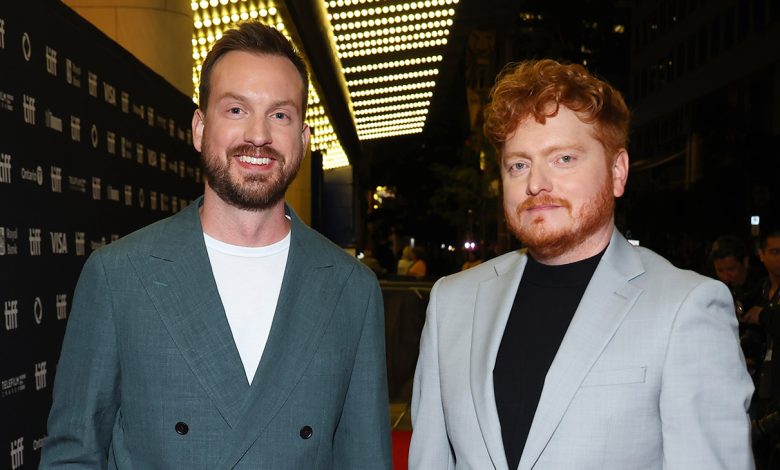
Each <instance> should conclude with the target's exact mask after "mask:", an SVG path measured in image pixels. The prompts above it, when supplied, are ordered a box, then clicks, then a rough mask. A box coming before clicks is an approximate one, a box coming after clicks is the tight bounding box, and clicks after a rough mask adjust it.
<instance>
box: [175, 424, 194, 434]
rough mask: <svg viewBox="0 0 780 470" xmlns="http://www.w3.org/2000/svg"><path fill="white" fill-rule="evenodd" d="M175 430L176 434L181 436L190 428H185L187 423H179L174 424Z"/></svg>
mask: <svg viewBox="0 0 780 470" xmlns="http://www.w3.org/2000/svg"><path fill="white" fill-rule="evenodd" d="M174 429H176V432H177V433H178V434H181V435H182V436H183V435H185V434H187V433H188V432H190V427H189V426H187V423H185V422H182V421H179V422H178V423H176V426H175V427H174Z"/></svg>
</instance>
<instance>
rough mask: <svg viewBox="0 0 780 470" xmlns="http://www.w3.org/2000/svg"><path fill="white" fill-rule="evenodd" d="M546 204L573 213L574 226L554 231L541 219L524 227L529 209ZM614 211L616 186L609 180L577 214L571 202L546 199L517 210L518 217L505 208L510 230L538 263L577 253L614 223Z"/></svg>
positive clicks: (536, 198) (522, 206)
mask: <svg viewBox="0 0 780 470" xmlns="http://www.w3.org/2000/svg"><path fill="white" fill-rule="evenodd" d="M545 204H555V205H559V206H562V207H563V208H564V209H566V211H567V212H568V213H569V217H570V218H571V219H572V224H571V225H569V226H568V227H563V228H559V229H552V230H551V229H549V228H547V227H546V226H545V225H544V218H543V217H541V216H540V217H536V218H534V219H533V220H532V221H530V223H525V224H521V223H520V220H521V218H522V217H523V216H524V215H525V217H529V214H524V211H525V210H526V209H528V208H530V207H533V206H536V205H545ZM614 209H615V197H614V195H613V184H612V180H611V179H609V178H607V181H606V182H605V183H604V185H603V187H602V189H601V191H600V192H599V193H598V194H597V195H596V196H595V197H593V199H591V200H590V201H588V202H586V203H585V204H583V205H582V207H581V208H580V210H579V211H578V212H577V213H576V214H572V207H571V203H570V202H569V201H568V200H566V199H561V198H553V197H550V196H546V195H545V196H537V197H533V198H529V199H527V200H525V201H524V202H523V203H522V204H521V205H520V206H519V207H517V208H516V209H515V210H514V214H511V213H510V212H509V210H510V209H508V208H507V207H506V206H505V207H504V213H505V216H506V220H507V223H508V224H509V229H510V230H511V231H512V233H513V234H514V235H515V236H516V237H517V238H518V239H519V240H520V241H521V242H523V244H524V245H525V246H526V247H528V250H529V251H530V252H531V254H533V255H534V257H535V258H537V259H550V258H557V257H559V256H561V255H564V254H566V253H567V252H570V251H572V250H574V249H575V248H576V247H577V246H578V245H580V244H581V243H583V241H585V240H587V239H588V238H589V237H590V236H591V235H593V234H595V233H596V232H598V231H599V230H600V229H601V228H603V227H604V226H605V225H606V224H608V223H610V222H611V220H612V215H613V212H614Z"/></svg>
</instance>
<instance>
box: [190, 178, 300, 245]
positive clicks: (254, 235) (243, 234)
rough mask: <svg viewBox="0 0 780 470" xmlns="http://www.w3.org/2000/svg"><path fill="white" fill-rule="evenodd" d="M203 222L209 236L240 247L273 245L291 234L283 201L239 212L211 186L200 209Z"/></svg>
mask: <svg viewBox="0 0 780 470" xmlns="http://www.w3.org/2000/svg"><path fill="white" fill-rule="evenodd" d="M200 222H201V225H202V226H203V231H204V232H205V233H206V234H207V235H208V236H210V237H212V238H215V239H217V240H219V241H221V242H224V243H229V244H231V245H238V246H267V245H271V244H273V243H276V242H278V241H279V240H281V239H282V238H284V237H285V236H286V235H287V233H289V231H290V221H289V220H288V219H287V217H285V214H284V201H283V200H282V201H279V202H278V203H277V204H275V205H274V206H272V207H269V208H267V209H263V210H259V211H249V210H244V209H239V208H237V207H234V206H232V205H230V204H228V203H226V202H225V201H223V200H222V199H221V198H220V197H219V196H218V195H217V194H216V193H215V192H214V191H213V190H212V189H211V188H210V187H209V186H208V184H207V185H206V189H205V191H204V195H203V205H202V206H201V208H200Z"/></svg>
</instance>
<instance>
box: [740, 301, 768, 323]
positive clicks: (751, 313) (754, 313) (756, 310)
mask: <svg viewBox="0 0 780 470" xmlns="http://www.w3.org/2000/svg"><path fill="white" fill-rule="evenodd" d="M761 310H763V307H758V306H756V307H753V308H751V309H750V310H748V311H747V313H745V314H744V315H742V316H741V317H740V318H739V320H740V321H741V322H743V323H748V324H751V325H758V316H759V315H760V314H761Z"/></svg>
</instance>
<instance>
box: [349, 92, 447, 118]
mask: <svg viewBox="0 0 780 470" xmlns="http://www.w3.org/2000/svg"><path fill="white" fill-rule="evenodd" d="M432 97H433V92H432V91H426V92H423V93H414V94H411V95H401V96H385V97H384V98H373V99H370V100H353V101H352V106H353V107H355V108H359V107H362V106H374V105H377V104H385V103H396V102H398V101H408V100H423V99H428V98H432ZM426 103H430V102H426ZM426 106H427V104H426ZM359 111H360V110H357V111H355V112H356V113H357V112H359Z"/></svg>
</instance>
